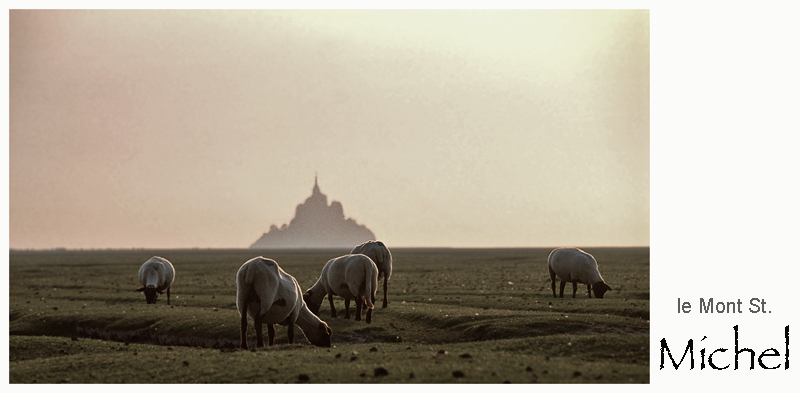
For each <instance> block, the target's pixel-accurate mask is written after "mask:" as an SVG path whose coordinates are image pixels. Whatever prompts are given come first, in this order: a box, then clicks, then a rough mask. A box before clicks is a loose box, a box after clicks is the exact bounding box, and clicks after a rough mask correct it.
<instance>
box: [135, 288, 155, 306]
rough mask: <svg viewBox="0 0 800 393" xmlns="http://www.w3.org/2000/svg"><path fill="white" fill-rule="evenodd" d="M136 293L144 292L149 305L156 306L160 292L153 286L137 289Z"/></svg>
mask: <svg viewBox="0 0 800 393" xmlns="http://www.w3.org/2000/svg"><path fill="white" fill-rule="evenodd" d="M136 292H144V299H145V300H146V301H147V304H155V302H156V299H158V293H159V292H158V291H157V290H156V287H154V286H152V285H148V286H147V287H141V288H139V289H137V290H136Z"/></svg>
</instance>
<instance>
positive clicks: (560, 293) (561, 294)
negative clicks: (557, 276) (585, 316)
mask: <svg viewBox="0 0 800 393" xmlns="http://www.w3.org/2000/svg"><path fill="white" fill-rule="evenodd" d="M566 286H567V282H566V281H561V290H560V291H558V295H559V296H558V297H564V287H566Z"/></svg>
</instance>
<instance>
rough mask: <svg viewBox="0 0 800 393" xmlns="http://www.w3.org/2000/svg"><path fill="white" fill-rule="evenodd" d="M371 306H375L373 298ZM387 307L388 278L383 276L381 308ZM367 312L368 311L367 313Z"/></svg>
mask: <svg viewBox="0 0 800 393" xmlns="http://www.w3.org/2000/svg"><path fill="white" fill-rule="evenodd" d="M372 304H375V299H374V296H373V299H372ZM388 306H389V276H388V275H386V276H383V308H386V307H388ZM367 312H369V311H367Z"/></svg>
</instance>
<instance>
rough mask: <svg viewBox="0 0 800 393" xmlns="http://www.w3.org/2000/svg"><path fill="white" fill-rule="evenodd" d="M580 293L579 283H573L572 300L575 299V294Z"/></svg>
mask: <svg viewBox="0 0 800 393" xmlns="http://www.w3.org/2000/svg"><path fill="white" fill-rule="evenodd" d="M576 293H578V282H577V281H573V282H572V298H573V299H575V294H576Z"/></svg>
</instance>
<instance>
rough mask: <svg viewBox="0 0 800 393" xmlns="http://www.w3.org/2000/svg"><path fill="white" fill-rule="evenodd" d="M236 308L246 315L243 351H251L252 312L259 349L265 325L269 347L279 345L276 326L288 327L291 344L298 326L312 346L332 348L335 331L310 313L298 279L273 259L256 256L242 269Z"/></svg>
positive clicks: (242, 343)
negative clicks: (248, 347) (249, 327)
mask: <svg viewBox="0 0 800 393" xmlns="http://www.w3.org/2000/svg"><path fill="white" fill-rule="evenodd" d="M236 307H237V308H238V309H239V315H241V316H242V325H241V330H240V331H241V348H242V349H247V314H248V313H249V314H250V317H252V318H253V323H254V324H255V327H256V347H257V348H260V347H263V346H264V338H263V335H262V330H261V329H262V324H266V325H267V331H268V333H269V345H270V346H272V345H275V326H274V325H275V324H276V323H277V324H279V325H286V326H287V327H288V333H289V344H293V343H294V325H295V323H296V324H297V326H299V327H300V330H302V332H303V334H304V335H305V336H306V338H307V339H308V341H310V342H311V343H312V344H314V345H316V346H319V347H330V346H331V334H332V330H331V328H330V327H328V324H326V323H325V322H323V321H322V320H320V319H319V318H317V316H316V315H314V314H312V313H311V311H309V310H308V307H307V306H306V302H305V301H304V300H303V295H302V291H301V290H300V285H298V284H297V280H295V279H294V277H292V276H291V275H290V274H288V273H286V272H285V271H283V269H281V268H280V266H278V263H277V262H275V261H273V260H272V259H267V258H264V257H256V258H253V259H251V260H249V261H247V262H245V263H244V264H243V265H242V267H240V268H239V272H237V273H236Z"/></svg>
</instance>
